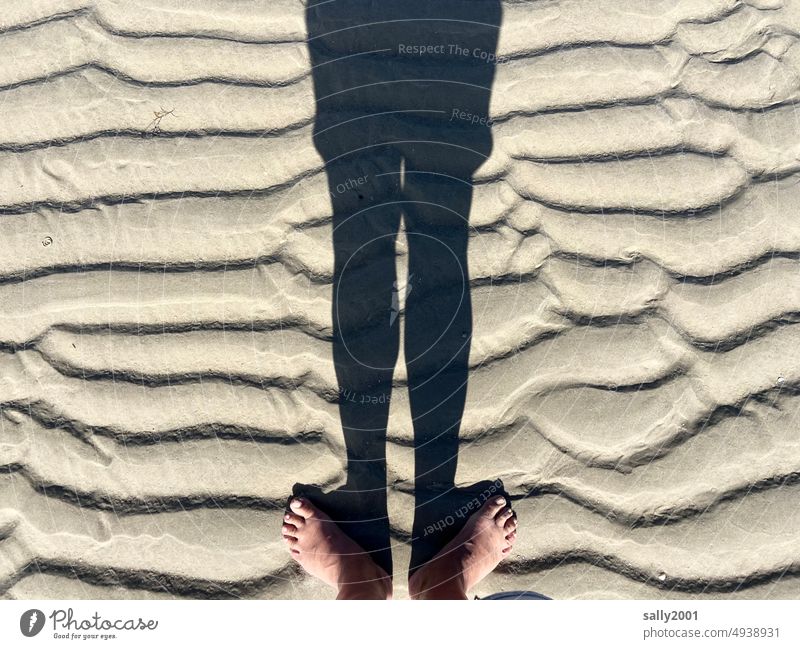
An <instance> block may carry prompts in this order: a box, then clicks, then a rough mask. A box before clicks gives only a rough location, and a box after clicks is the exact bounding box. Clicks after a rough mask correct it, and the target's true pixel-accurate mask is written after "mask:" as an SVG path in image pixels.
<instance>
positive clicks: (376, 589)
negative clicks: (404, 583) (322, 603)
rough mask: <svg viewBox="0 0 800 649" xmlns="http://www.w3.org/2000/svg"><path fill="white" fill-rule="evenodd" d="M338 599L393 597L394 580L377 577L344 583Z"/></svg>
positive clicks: (340, 587) (341, 585)
mask: <svg viewBox="0 0 800 649" xmlns="http://www.w3.org/2000/svg"><path fill="white" fill-rule="evenodd" d="M336 599H378V600H382V599H392V582H391V580H390V579H389V578H388V577H377V578H373V579H367V580H364V581H353V582H347V583H342V584H340V585H339V592H338V593H337V594H336Z"/></svg>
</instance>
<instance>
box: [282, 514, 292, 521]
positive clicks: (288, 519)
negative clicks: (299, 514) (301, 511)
mask: <svg viewBox="0 0 800 649" xmlns="http://www.w3.org/2000/svg"><path fill="white" fill-rule="evenodd" d="M283 520H285V521H290V520H292V517H291V516H290V515H289V514H286V516H284V517H283Z"/></svg>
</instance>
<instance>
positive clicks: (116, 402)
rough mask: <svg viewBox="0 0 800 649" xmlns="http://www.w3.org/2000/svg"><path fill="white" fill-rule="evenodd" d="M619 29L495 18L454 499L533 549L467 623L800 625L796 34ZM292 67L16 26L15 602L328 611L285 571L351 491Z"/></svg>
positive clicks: (144, 32)
mask: <svg viewBox="0 0 800 649" xmlns="http://www.w3.org/2000/svg"><path fill="white" fill-rule="evenodd" d="M455 4H457V3H455ZM630 4H631V3H625V2H622V1H621V0H591V2H587V1H585V0H548V1H544V0H542V1H528V2H512V1H510V0H506V1H505V2H504V16H503V23H502V28H501V31H500V43H499V45H498V52H497V54H498V56H499V57H500V62H499V64H498V65H497V69H496V78H495V82H494V91H493V93H492V103H491V115H490V117H491V119H492V120H493V122H494V124H493V128H492V130H493V134H494V148H493V151H492V154H491V156H490V157H489V158H488V159H487V160H486V162H485V163H484V164H483V165H482V166H481V168H480V169H479V170H478V171H477V173H476V175H475V183H476V189H475V197H474V202H473V204H472V212H471V214H470V224H471V225H472V226H473V230H472V233H471V238H470V248H469V255H470V277H471V280H472V296H473V323H474V331H473V344H472V350H471V355H470V361H469V362H470V366H471V375H470V383H469V391H468V396H467V405H466V409H465V413H464V419H463V423H462V427H461V431H460V452H459V463H458V473H457V482H458V483H459V484H469V483H473V482H476V481H479V480H484V479H492V480H493V479H495V478H501V479H502V480H503V482H504V484H505V487H506V489H507V490H508V492H509V494H511V495H512V497H514V498H515V508H516V510H517V511H518V515H519V519H520V523H521V527H520V530H519V540H518V542H517V545H516V548H515V551H514V553H513V555H512V556H511V557H510V559H509V560H508V561H506V562H504V563H503V564H502V565H501V566H500V567H499V568H498V570H497V571H495V573H493V574H492V575H491V576H490V577H489V578H488V579H487V580H486V581H485V582H484V583H483V584H481V585H480V587H479V589H478V591H477V593H478V594H479V595H485V594H489V593H491V592H495V591H498V590H526V589H531V590H536V591H538V592H542V593H545V594H547V595H548V596H550V597H553V598H655V599H661V598H663V599H672V598H797V597H800V579H798V574H800V508H798V507H797V503H798V502H800V500H799V499H800V484H798V476H800V436H798V420H797V413H798V412H799V408H800V401H798V396H797V392H798V387H799V386H800V351H799V350H800V324H798V322H799V321H798V313H800V274H798V273H799V272H800V267H799V266H798V260H799V259H800V221H799V220H798V218H797V216H798V214H797V211H798V209H799V208H800V188H799V187H798V184H797V180H796V179H797V177H798V176H797V173H798V171H800V135H798V133H799V132H800V130H798V123H800V122H798V113H796V105H797V102H798V101H800V45H798V43H797V41H798V38H797V34H798V32H800V2H798V1H797V0H783V1H781V0H679V1H676V0H647V1H642V2H637V3H632V4H635V7H630V6H629V5H630ZM305 29H306V28H305V24H304V8H303V6H302V5H301V4H300V3H298V2H294V1H289V0H273V1H271V2H269V3H264V2H260V1H258V2H256V1H255V0H242V1H240V2H237V3H230V2H223V1H222V0H204V1H203V2H200V1H199V0H197V1H195V0H193V1H192V2H186V1H185V0H158V1H156V0H96V1H94V2H91V1H89V0H37V1H36V2H20V3H11V6H10V7H8V8H4V9H3V12H2V16H0V47H2V51H3V53H4V56H3V57H2V59H0V115H2V118H3V119H2V120H0V189H1V191H0V241H2V243H3V245H2V246H1V247H0V303H1V304H2V305H3V309H2V312H0V413H1V414H0V467H2V471H0V594H2V596H3V597H6V598H20V599H25V598H123V597H125V598H164V597H168V598H204V597H247V598H265V599H274V598H327V597H330V596H331V595H332V592H331V591H330V590H329V589H328V588H327V587H325V586H322V585H320V584H318V583H315V582H314V581H312V580H310V579H306V578H304V576H303V575H302V574H301V572H300V571H299V569H298V568H297V567H296V566H295V565H294V564H293V562H292V561H291V560H290V558H289V556H288V554H287V553H286V550H285V548H284V546H283V544H282V542H281V539H280V534H279V526H280V519H281V514H282V508H283V504H284V503H285V500H286V498H287V496H288V495H289V494H290V492H291V488H292V485H293V484H294V483H295V482H303V483H314V484H317V485H320V486H322V487H324V488H326V489H327V488H333V487H335V486H337V485H339V484H341V483H342V482H343V481H344V479H345V465H344V458H345V448H344V441H343V436H342V430H341V424H340V422H339V418H338V412H337V406H336V403H335V401H336V397H337V383H336V378H335V374H334V370H333V364H332V358H331V331H332V329H331V328H332V323H331V281H332V274H333V251H332V248H331V218H330V214H331V200H330V196H329V194H328V188H327V184H326V181H325V173H324V165H323V161H322V159H321V158H320V156H319V154H318V153H317V151H316V150H315V148H314V144H313V141H312V127H313V121H314V109H315V107H314V96H313V88H312V81H311V75H310V62H309V55H308V53H307V48H306V45H305V42H304V40H305V38H306V32H305ZM187 37H190V38H187ZM398 128H401V126H398ZM398 251H399V255H398V264H399V267H400V268H401V269H402V268H403V267H404V263H405V247H404V242H403V241H402V239H401V242H400V244H399V246H398ZM401 317H402V316H401ZM406 385H407V376H406V371H405V368H404V361H403V359H402V357H401V359H400V361H399V362H398V366H397V370H396V372H395V390H394V396H393V397H392V405H391V417H390V422H389V428H388V431H387V436H388V440H389V449H388V458H387V462H388V469H389V483H390V490H389V494H390V495H389V511H390V517H391V523H392V535H393V542H394V548H393V550H394V557H395V559H394V561H395V566H396V589H397V596H399V597H402V596H403V594H404V593H405V588H406V586H405V576H404V571H405V566H406V565H407V563H408V557H409V544H408V539H409V535H410V533H411V525H412V516H413V507H414V500H413V494H414V486H413V478H414V464H413V453H412V448H411V447H412V444H413V438H412V435H411V421H410V415H409V409H408V398H407V393H406Z"/></svg>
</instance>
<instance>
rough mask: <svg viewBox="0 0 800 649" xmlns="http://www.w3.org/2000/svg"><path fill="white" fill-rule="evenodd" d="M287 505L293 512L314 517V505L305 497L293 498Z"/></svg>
mask: <svg viewBox="0 0 800 649" xmlns="http://www.w3.org/2000/svg"><path fill="white" fill-rule="evenodd" d="M289 507H290V508H291V510H292V511H293V512H294V513H295V514H297V515H299V516H302V517H303V518H314V516H315V515H316V512H317V510H316V509H314V506H313V505H312V504H311V503H310V502H308V501H307V500H306V499H305V498H294V499H293V500H292V502H291V503H289Z"/></svg>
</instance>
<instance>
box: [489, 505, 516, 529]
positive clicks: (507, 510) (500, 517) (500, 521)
mask: <svg viewBox="0 0 800 649" xmlns="http://www.w3.org/2000/svg"><path fill="white" fill-rule="evenodd" d="M513 516H514V511H513V510H512V509H511V507H503V509H501V510H500V513H499V514H497V516H495V517H494V521H495V523H497V526H498V527H504V526H505V524H506V522H508V521H509V520H511V519H512V517H513Z"/></svg>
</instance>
